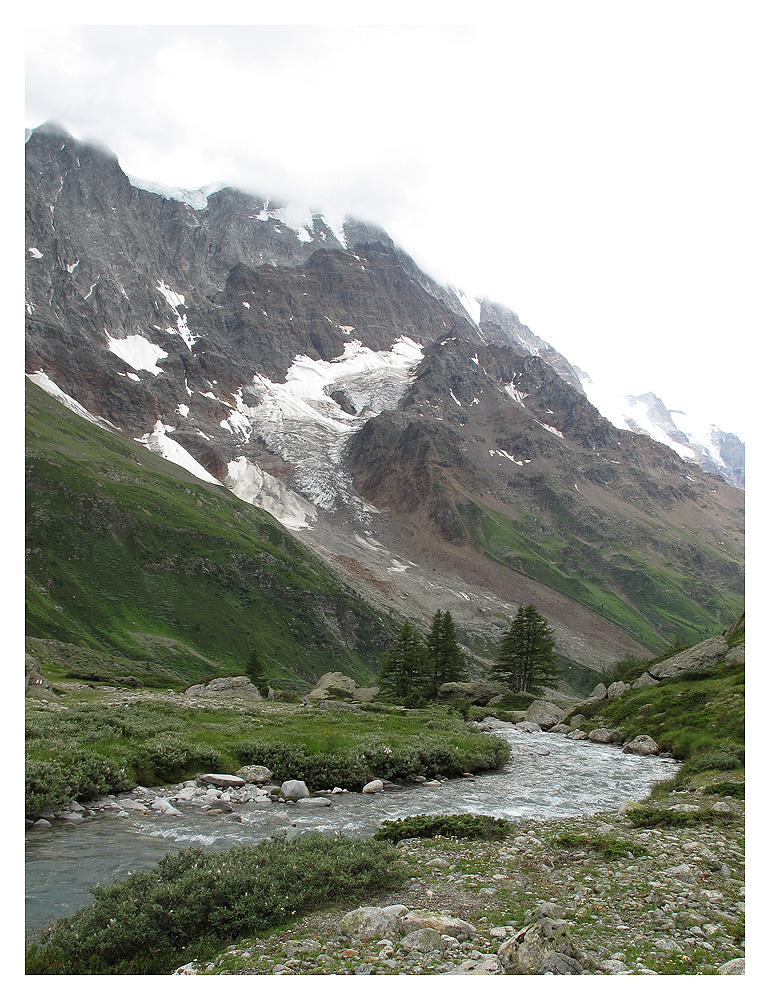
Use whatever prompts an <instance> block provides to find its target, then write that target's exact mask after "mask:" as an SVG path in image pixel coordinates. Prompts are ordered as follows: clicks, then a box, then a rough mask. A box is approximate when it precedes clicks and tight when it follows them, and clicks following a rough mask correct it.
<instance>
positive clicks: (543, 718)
mask: <svg viewBox="0 0 770 1000" xmlns="http://www.w3.org/2000/svg"><path fill="white" fill-rule="evenodd" d="M566 714H567V713H566V711H564V710H563V709H561V708H559V707H558V705H554V704H553V702H551V701H543V700H542V699H539V698H536V699H535V701H533V702H532V704H531V705H530V706H529V708H528V709H527V715H526V721H527V722H536V723H537V724H538V725H539V726H540V728H541V729H550V728H551V726H555V725H558V723H560V722H561V720H562V719H563V718H564V716H565V715H566Z"/></svg>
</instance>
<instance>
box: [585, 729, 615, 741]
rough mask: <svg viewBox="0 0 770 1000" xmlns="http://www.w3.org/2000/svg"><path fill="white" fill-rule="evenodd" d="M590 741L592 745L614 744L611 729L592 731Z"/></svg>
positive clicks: (589, 735)
mask: <svg viewBox="0 0 770 1000" xmlns="http://www.w3.org/2000/svg"><path fill="white" fill-rule="evenodd" d="M588 739H589V740H590V741H591V742H592V743H612V730H611V729H592V730H591V732H590V733H589V734H588Z"/></svg>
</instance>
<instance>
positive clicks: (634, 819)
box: [626, 806, 735, 829]
mask: <svg viewBox="0 0 770 1000" xmlns="http://www.w3.org/2000/svg"><path fill="white" fill-rule="evenodd" d="M626 818H627V819H628V821H629V822H630V823H631V826H636V827H643V828H644V829H652V828H653V827H662V826H671V827H682V826H700V824H702V823H704V824H707V825H709V826H713V825H715V824H717V823H732V822H734V820H735V817H734V816H733V814H732V813H715V812H712V811H711V809H699V810H698V811H697V812H674V811H672V810H671V809H656V808H654V807H653V806H640V807H638V808H637V809H632V810H630V811H629V812H628V813H627V814H626Z"/></svg>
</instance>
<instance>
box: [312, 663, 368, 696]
mask: <svg viewBox="0 0 770 1000" xmlns="http://www.w3.org/2000/svg"><path fill="white" fill-rule="evenodd" d="M357 687H358V684H357V683H356V681H354V680H353V678H352V677H348V675H347V674H342V673H340V672H339V671H338V670H333V671H330V672H329V673H326V674H324V675H323V677H319V679H318V681H317V682H316V686H315V687H314V688H313V690H312V691H311V692H310V694H309V695H308V698H312V699H313V700H314V701H315V700H319V701H321V700H324V701H325V700H327V699H329V698H350V697H351V696H352V694H353V692H354V691H355V690H356V688H357Z"/></svg>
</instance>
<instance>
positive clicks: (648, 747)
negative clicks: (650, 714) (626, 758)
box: [623, 736, 660, 757]
mask: <svg viewBox="0 0 770 1000" xmlns="http://www.w3.org/2000/svg"><path fill="white" fill-rule="evenodd" d="M659 749H660V747H659V746H658V744H657V743H656V742H655V740H654V739H653V738H652V737H651V736H635V737H634V738H633V739H632V740H631V742H630V743H626V745H625V746H624V747H623V753H635V754H638V755H639V756H640V757H649V756H650V754H654V753H657V752H658V751H659Z"/></svg>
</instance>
